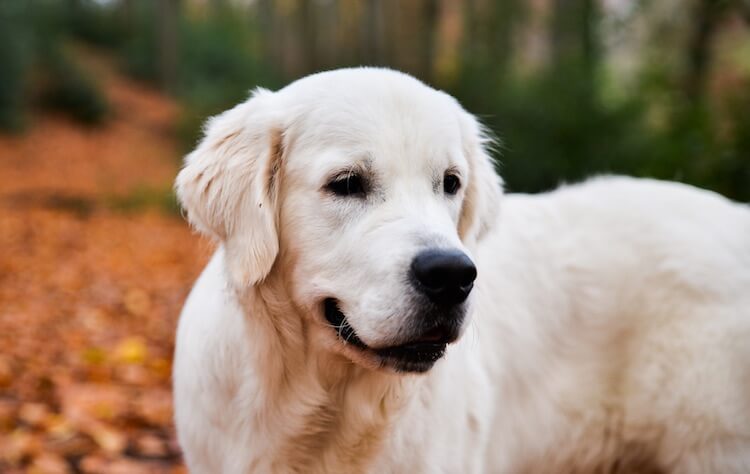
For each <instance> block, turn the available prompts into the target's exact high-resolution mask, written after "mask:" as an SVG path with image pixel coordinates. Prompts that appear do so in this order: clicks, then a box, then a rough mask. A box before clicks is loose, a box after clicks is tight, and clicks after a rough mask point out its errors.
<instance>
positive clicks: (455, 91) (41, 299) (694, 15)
mask: <svg viewBox="0 0 750 474" xmlns="http://www.w3.org/2000/svg"><path fill="white" fill-rule="evenodd" d="M353 65H383V66H389V67H393V68H396V69H400V70H403V71H406V72H409V73H411V74H413V75H414V76H416V77H418V78H419V79H421V80H423V81H425V82H427V83H429V84H431V85H433V86H435V87H437V88H440V89H443V90H445V91H447V92H449V93H450V94H452V95H454V96H455V97H457V98H458V99H459V100H460V101H461V103H462V104H463V105H464V106H465V107H466V108H467V109H468V110H469V111H471V112H473V113H475V114H477V115H478V116H479V117H480V118H481V119H482V120H483V122H484V123H485V124H487V125H488V126H489V127H490V128H491V129H492V130H493V131H494V132H495V133H496V134H497V136H499V137H500V138H501V140H502V145H501V146H500V147H499V148H498V153H497V155H498V156H497V159H498V170H499V171H500V172H501V173H502V175H503V176H504V178H505V180H506V183H507V188H508V189H509V190H510V191H514V192H539V191H544V190H548V189H551V188H553V187H555V186H556V185H558V184H560V183H562V182H571V181H577V180H580V179H582V178H583V177H585V176H587V175H591V174H597V173H627V174H632V175H636V176H648V177H656V178H662V179H672V180H678V181H683V182H687V183H691V184H695V185H698V186H702V187H705V188H708V189H712V190H715V191H717V192H720V193H722V194H724V195H726V196H728V197H730V198H733V199H736V200H740V201H744V202H747V201H749V200H750V0H502V1H500V0H497V1H493V0H463V1H462V0H97V1H94V0H1V1H0V344H2V350H1V351H0V471H2V472H45V473H54V472H127V473H138V472H181V471H182V470H183V468H182V466H181V461H180V455H179V450H178V448H177V446H176V443H175V439H174V431H173V428H172V424H171V409H172V407H171V400H170V392H169V384H170V380H169V372H170V370H171V352H172V349H173V334H174V328H175V324H176V318H177V314H178V312H179V308H180V304H181V302H182V300H183V299H184V297H185V296H186V294H187V291H188V290H189V287H190V284H191V282H192V280H193V279H194V278H195V277H196V276H197V274H198V272H199V271H200V268H201V266H202V265H203V263H204V262H205V261H206V259H207V257H208V255H209V254H210V244H209V243H206V242H202V241H200V240H199V239H198V238H197V237H196V236H194V235H192V234H191V233H190V230H189V229H188V228H187V226H186V225H185V224H184V223H183V222H182V220H181V219H180V216H179V212H178V210H177V207H176V205H175V201H174V197H173V194H172V190H171V183H172V180H173V177H174V175H175V173H176V170H177V168H178V166H179V160H180V157H181V156H182V155H183V154H184V153H185V152H187V151H189V150H190V149H191V148H192V147H193V146H194V145H195V143H196V140H197V139H198V138H199V136H200V127H201V124H202V122H203V121H204V120H205V119H206V117H208V116H210V115H212V114H216V113H218V112H220V111H222V110H225V109H227V108H228V107H230V106H232V105H234V104H236V103H237V102H239V101H241V100H243V99H244V98H245V97H246V96H247V94H248V92H249V90H250V89H251V88H253V87H255V86H264V87H267V88H271V89H274V88H278V87H281V86H283V85H284V84H286V83H288V82H290V81H291V80H294V79H296V78H298V77H300V76H303V75H305V74H308V73H312V72H315V71H320V70H325V69H331V68H335V67H341V66H353Z"/></svg>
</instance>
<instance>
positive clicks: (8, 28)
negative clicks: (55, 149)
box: [0, 0, 31, 130]
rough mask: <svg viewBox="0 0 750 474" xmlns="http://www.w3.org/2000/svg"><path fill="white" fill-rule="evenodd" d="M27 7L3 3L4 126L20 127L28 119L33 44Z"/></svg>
mask: <svg viewBox="0 0 750 474" xmlns="http://www.w3.org/2000/svg"><path fill="white" fill-rule="evenodd" d="M26 10H27V6H26V5H24V4H23V3H22V2H19V1H13V0H8V1H5V2H0V129H6V130H20V129H21V128H22V127H23V125H24V124H25V121H26V118H25V110H24V96H25V95H26V82H27V80H28V77H29V66H30V61H29V57H30V51H29V50H30V43H31V38H30V31H29V28H28V25H27V15H26Z"/></svg>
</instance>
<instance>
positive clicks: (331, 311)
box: [323, 298, 367, 349]
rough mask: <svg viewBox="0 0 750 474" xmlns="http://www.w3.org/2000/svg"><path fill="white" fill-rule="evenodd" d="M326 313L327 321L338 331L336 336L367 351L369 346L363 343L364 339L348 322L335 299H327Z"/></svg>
mask: <svg viewBox="0 0 750 474" xmlns="http://www.w3.org/2000/svg"><path fill="white" fill-rule="evenodd" d="M323 306H324V313H325V317H326V320H327V321H328V322H329V323H331V326H333V328H334V329H335V330H336V334H338V336H339V337H340V338H341V339H343V340H344V342H346V343H348V344H352V345H353V346H356V347H359V348H360V349H367V344H365V343H364V342H362V339H360V338H359V336H357V333H356V332H354V329H353V328H352V327H351V325H350V324H349V321H347V320H346V316H344V313H342V312H341V310H340V309H339V305H338V303H337V302H336V300H335V299H333V298H326V300H325V301H324V302H323Z"/></svg>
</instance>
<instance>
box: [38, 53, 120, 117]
mask: <svg viewBox="0 0 750 474" xmlns="http://www.w3.org/2000/svg"><path fill="white" fill-rule="evenodd" d="M45 59H46V61H45V62H46V65H45V73H46V74H49V75H50V76H51V77H52V78H54V80H48V81H46V86H45V87H44V89H43V91H42V93H41V103H42V105H44V106H46V107H48V108H51V109H55V110H58V111H62V112H64V113H66V114H68V115H69V116H70V117H71V118H73V119H75V120H77V121H79V122H81V123H83V124H87V125H95V124H98V123H101V122H102V121H103V120H104V118H105V117H106V115H107V112H108V110H109V107H108V105H107V102H106V99H105V98H104V96H103V95H102V93H101V92H100V90H99V88H98V86H97V85H96V83H94V81H93V79H92V78H91V76H89V75H88V74H86V73H85V72H84V71H83V70H82V69H81V68H80V66H78V65H77V64H76V63H75V62H74V61H72V60H71V59H70V58H69V57H68V56H67V55H65V54H64V52H63V51H61V50H60V49H58V48H55V49H52V50H51V51H50V52H49V54H48V55H47V57H46V58H45Z"/></svg>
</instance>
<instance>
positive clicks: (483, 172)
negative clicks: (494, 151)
mask: <svg viewBox="0 0 750 474" xmlns="http://www.w3.org/2000/svg"><path fill="white" fill-rule="evenodd" d="M460 122H461V129H462V130H461V132H462V135H463V137H464V138H463V140H464V153H465V155H466V158H467V160H468V162H469V177H468V184H467V188H466V196H465V197H464V203H463V208H462V209H461V218H460V220H459V224H458V231H459V235H460V236H461V239H464V240H468V241H473V242H476V241H478V240H480V239H481V238H482V237H484V235H485V234H486V233H487V232H488V231H489V230H490V229H491V228H492V227H493V226H494V225H495V222H496V221H497V219H498V212H499V210H500V199H501V197H502V194H503V186H502V184H503V181H502V179H501V178H500V176H498V174H497V173H496V172H495V167H494V165H493V161H492V158H491V157H490V155H489V152H488V147H489V146H490V145H491V144H492V138H491V136H490V134H489V132H488V131H487V130H486V129H485V128H484V127H483V126H482V125H481V124H480V123H479V121H478V120H477V119H476V118H475V117H474V116H473V115H471V114H469V113H467V112H463V111H462V113H461V120H460Z"/></svg>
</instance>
